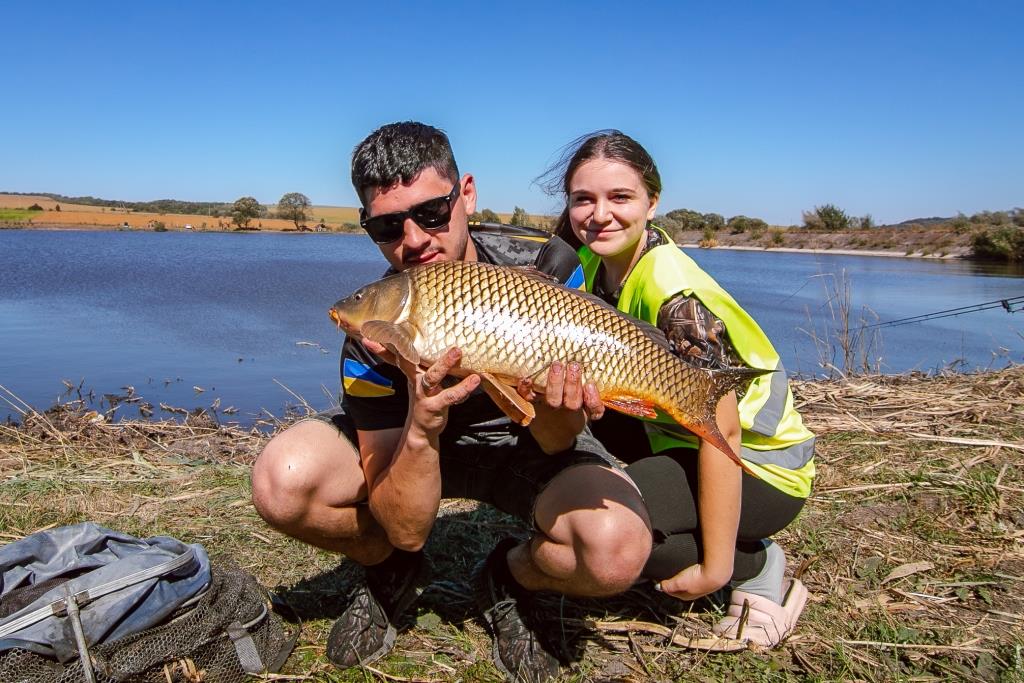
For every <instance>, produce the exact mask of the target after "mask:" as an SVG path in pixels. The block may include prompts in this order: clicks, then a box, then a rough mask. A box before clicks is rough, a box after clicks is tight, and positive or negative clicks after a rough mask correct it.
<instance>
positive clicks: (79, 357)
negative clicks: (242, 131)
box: [0, 230, 1024, 425]
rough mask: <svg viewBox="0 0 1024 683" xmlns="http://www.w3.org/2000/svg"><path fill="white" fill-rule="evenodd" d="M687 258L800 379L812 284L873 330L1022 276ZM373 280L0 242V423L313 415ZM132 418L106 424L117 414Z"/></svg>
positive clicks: (989, 345) (808, 353) (890, 359)
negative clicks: (111, 409) (345, 328)
mask: <svg viewBox="0 0 1024 683" xmlns="http://www.w3.org/2000/svg"><path fill="white" fill-rule="evenodd" d="M688 253H690V254H691V255H692V256H693V257H694V259H695V260H697V262H698V263H700V265H701V266H702V267H704V268H705V269H706V270H707V271H708V272H709V273H711V274H712V275H713V276H714V277H715V278H716V279H718V281H719V282H720V283H721V284H722V285H723V286H724V287H725V288H726V289H727V290H729V291H730V292H731V293H732V294H733V296H734V297H736V299H737V300H738V301H739V302H740V303H741V304H742V305H743V306H744V307H745V308H747V310H749V311H750V312H751V313H752V314H753V315H754V317H755V318H756V319H757V320H758V322H759V323H760V324H761V325H762V327H763V328H764V329H765V330H766V332H768V334H769V336H770V337H771V338H772V340H773V342H774V343H775V345H776V347H777V348H778V350H779V352H780V354H782V356H783V359H784V362H785V364H786V366H787V368H789V369H790V370H793V371H798V372H800V373H802V374H805V375H810V374H815V373H820V372H821V367H820V365H819V360H820V359H821V357H822V356H821V351H820V350H819V348H818V347H816V345H815V344H814V343H813V341H812V339H811V336H810V335H809V333H808V331H809V330H810V329H811V328H812V326H813V328H814V329H816V330H817V331H818V334H819V335H822V334H823V333H825V328H826V326H827V325H829V324H831V321H832V319H833V318H832V315H831V314H830V311H829V305H828V303H827V302H828V297H829V290H828V287H826V284H830V285H832V283H834V282H836V281H840V280H842V279H843V277H844V276H843V274H844V273H845V279H846V281H847V282H848V283H849V287H850V291H851V294H852V302H853V304H852V309H853V313H854V316H855V318H859V317H861V315H862V307H864V306H867V307H870V309H871V311H873V313H874V315H871V316H869V317H870V318H871V320H876V319H877V320H879V321H888V320H896V319H902V318H907V317H910V316H915V315H920V314H925V313H932V312H936V311H943V310H948V309H952V308H957V307H960V306H969V305H973V304H978V303H982V302H987V301H993V300H997V299H1004V298H1010V297H1015V296H1022V295H1024V277H1022V272H1021V271H1019V270H1014V269H1012V268H1009V267H1000V266H984V265H978V264H971V263H966V262H960V261H953V262H951V261H932V260H922V259H897V258H880V257H863V256H840V255H828V254H800V253H764V252H748V251H727V250H697V249H694V250H688ZM383 270H384V261H383V259H382V258H381V256H380V254H379V252H378V251H377V249H376V247H375V246H374V245H373V244H372V243H371V242H370V240H369V239H368V238H366V237H363V236H360V235H322V234H281V233H274V234H270V233H268V234H260V233H258V234H237V233H172V232H167V233H153V232H137V233H136V232H86V231H81V232H79V231H60V232H55V231H54V232H51V231H31V230H29V231H25V230H0V385H2V386H3V387H4V388H5V389H6V391H5V390H4V389H0V420H2V419H5V418H6V417H10V416H14V417H15V418H16V416H17V413H16V411H15V410H13V409H11V406H10V403H11V402H15V403H17V401H18V400H20V401H24V402H26V403H28V404H30V405H32V406H34V407H36V408H41V409H42V408H46V407H48V406H50V405H52V404H53V403H54V402H55V401H56V400H69V398H74V397H77V394H78V391H77V387H79V386H81V390H82V392H83V393H84V394H88V392H89V391H90V390H92V392H93V396H94V407H95V408H97V409H98V410H104V409H106V408H107V407H108V406H107V404H106V403H104V402H102V399H101V397H102V396H103V395H104V394H123V393H124V389H122V387H126V386H132V387H134V388H135V392H136V394H138V395H140V396H142V398H143V399H144V400H145V401H146V402H149V403H151V404H152V405H153V406H154V411H155V414H154V417H168V416H169V415H170V414H169V413H167V412H164V411H162V410H161V409H160V407H159V404H160V403H161V402H162V403H164V404H166V405H169V406H178V407H184V408H196V407H208V406H210V405H211V404H213V403H214V402H215V401H217V400H219V402H220V403H219V406H220V409H222V410H223V409H225V408H234V409H236V410H237V411H238V412H237V413H233V414H228V415H224V414H221V419H222V420H223V421H227V422H230V421H237V422H239V423H241V424H243V425H248V424H252V423H253V422H254V421H256V420H258V419H260V418H261V417H262V418H268V419H269V417H270V416H281V415H283V414H284V412H285V409H286V407H287V406H288V405H296V404H299V398H297V397H301V399H302V400H304V401H305V402H307V403H308V404H309V405H311V406H312V407H314V408H317V409H321V408H325V407H327V406H329V405H331V403H332V402H336V401H337V394H338V385H339V381H338V352H339V350H340V348H341V343H342V341H343V337H342V335H341V333H339V332H338V331H337V329H336V328H335V327H334V325H333V323H331V321H330V320H329V319H328V317H327V309H328V307H329V306H330V305H331V304H332V303H334V301H335V300H337V299H338V298H340V297H341V296H343V295H346V294H348V293H350V292H351V291H352V290H354V289H355V288H356V287H357V286H359V285H361V284H364V283H366V282H368V281H370V280H373V279H375V278H376V277H377V276H378V275H380V273H381V272H383ZM832 286H833V288H834V285H832ZM875 315H876V316H877V318H875V317H874V316H875ZM812 321H813V322H812ZM826 355H828V354H827V353H826ZM877 356H881V358H882V371H883V372H903V371H906V370H911V369H917V370H928V371H930V370H935V369H941V368H943V367H946V366H948V365H950V364H954V365H956V366H957V367H960V368H966V369H977V368H985V367H1004V366H1005V365H1007V364H1008V363H1010V362H1013V363H1021V362H1024V313H1014V314H1008V313H1007V312H1006V311H1004V310H1003V309H1001V308H999V309H995V310H989V311H983V312H979V313H971V314H968V315H963V316H959V317H950V318H943V319H938V320H931V321H928V322H924V323H916V324H911V325H903V326H899V327H890V328H884V329H882V330H881V346H880V347H876V348H875V353H874V357H877ZM826 360H832V359H831V358H827V359H826ZM839 363H840V364H841V361H839ZM64 382H67V383H70V384H72V385H74V386H75V387H76V390H75V391H72V392H70V393H68V392H67V391H66V390H65V384H64ZM199 390H201V391H199ZM14 397H17V398H16V399H15V398H14ZM137 405H138V404H122V405H121V407H120V408H118V410H117V412H116V415H117V416H118V417H122V416H123V417H130V416H134V415H135V414H136V413H135V407H136V406H137Z"/></svg>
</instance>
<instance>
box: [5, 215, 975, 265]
mask: <svg viewBox="0 0 1024 683" xmlns="http://www.w3.org/2000/svg"><path fill="white" fill-rule="evenodd" d="M0 230H45V231H54V232H157V231H156V230H153V229H152V228H129V229H127V230H126V229H124V228H122V227H119V226H116V225H95V224H93V225H89V224H75V225H72V224H53V223H51V224H39V223H36V224H33V225H10V224H7V225H0ZM161 232H169V233H182V232H192V233H218V234H233V233H243V234H253V233H273V234H292V233H294V234H299V235H358V234H360V232H359V231H354V230H353V231H348V230H329V231H327V232H314V231H307V230H296V229H285V228H259V229H255V230H235V229H221V230H217V229H210V228H206V229H204V230H183V229H181V228H169V229H167V230H166V231H161ZM676 245H677V246H679V247H680V248H682V249H702V250H719V249H724V250H732V251H755V252H780V253H790V254H836V255H840V256H878V257H882V258H912V259H932V260H937V261H956V260H970V256H969V255H968V254H966V253H947V254H926V253H924V252H920V251H915V252H912V253H909V254H908V253H905V252H899V251H880V250H872V249H842V248H839V249H821V248H814V247H808V248H800V247H759V246H747V245H738V244H737V245H729V244H717V245H715V246H713V247H703V246H701V245H699V244H697V243H695V242H676Z"/></svg>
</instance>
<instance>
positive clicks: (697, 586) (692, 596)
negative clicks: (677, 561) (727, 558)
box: [654, 564, 731, 600]
mask: <svg viewBox="0 0 1024 683" xmlns="http://www.w3.org/2000/svg"><path fill="white" fill-rule="evenodd" d="M730 578H731V577H730V576H729V573H728V572H714V571H709V570H708V569H707V568H706V567H705V566H704V565H703V564H694V565H690V566H689V567H687V568H686V569H684V570H683V571H681V572H679V573H678V574H676V575H675V576H673V577H672V578H670V579H665V580H664V581H661V582H659V583H657V584H655V586H654V587H655V588H657V589H658V590H660V591H662V592H663V593H668V594H669V595H671V596H672V597H674V598H679V599H680V600H696V599H697V598H700V597H703V596H705V595H707V594H709V593H714V592H715V591H716V590H718V589H719V588H721V587H722V586H724V585H725V584H727V583H728V582H729V579H730Z"/></svg>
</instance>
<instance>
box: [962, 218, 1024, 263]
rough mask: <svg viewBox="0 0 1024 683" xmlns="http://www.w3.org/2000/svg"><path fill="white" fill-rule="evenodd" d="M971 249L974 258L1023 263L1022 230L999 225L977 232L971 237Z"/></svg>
mask: <svg viewBox="0 0 1024 683" xmlns="http://www.w3.org/2000/svg"><path fill="white" fill-rule="evenodd" d="M971 249H972V250H973V255H974V256H975V257H976V258H983V259H997V260H1005V261H1014V262H1016V261H1024V229H1021V228H1019V227H1016V226H1012V225H1000V226H997V227H993V228H988V229H984V230H979V231H978V232H976V233H975V234H974V236H972V237H971Z"/></svg>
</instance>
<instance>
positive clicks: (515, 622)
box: [476, 538, 559, 683]
mask: <svg viewBox="0 0 1024 683" xmlns="http://www.w3.org/2000/svg"><path fill="white" fill-rule="evenodd" d="M516 545H518V541H516V540H515V539H512V538H506V539H505V540H503V541H502V542H501V543H499V544H498V545H497V547H496V548H495V549H494V550H492V551H491V554H490V555H488V556H487V559H486V560H484V562H483V563H482V565H481V567H480V568H479V569H478V570H477V578H476V584H477V585H476V601H477V605H478V606H479V608H480V611H481V612H482V613H483V617H484V623H485V624H486V626H487V630H488V631H490V633H491V637H492V638H493V639H494V649H493V653H492V656H493V659H494V665H495V666H496V667H498V669H500V670H501V671H502V672H503V673H504V674H505V675H506V676H508V678H509V680H511V681H516V683H541V682H542V681H548V680H550V679H552V678H554V677H556V676H557V675H558V670H559V662H558V658H556V657H555V656H554V655H552V654H551V653H550V652H549V651H548V649H547V648H546V647H545V645H544V644H543V643H542V642H541V640H540V638H539V636H538V633H537V632H536V631H535V629H534V628H533V624H532V621H533V620H532V618H531V617H532V616H533V615H532V612H533V609H532V608H533V604H532V603H533V600H532V599H531V596H530V593H529V592H528V591H526V589H524V588H523V587H522V586H520V585H519V584H517V583H516V582H515V579H514V578H513V577H512V573H511V572H510V571H509V569H508V561H507V560H506V555H508V551H509V550H511V549H512V548H514V547H515V546H516Z"/></svg>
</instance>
